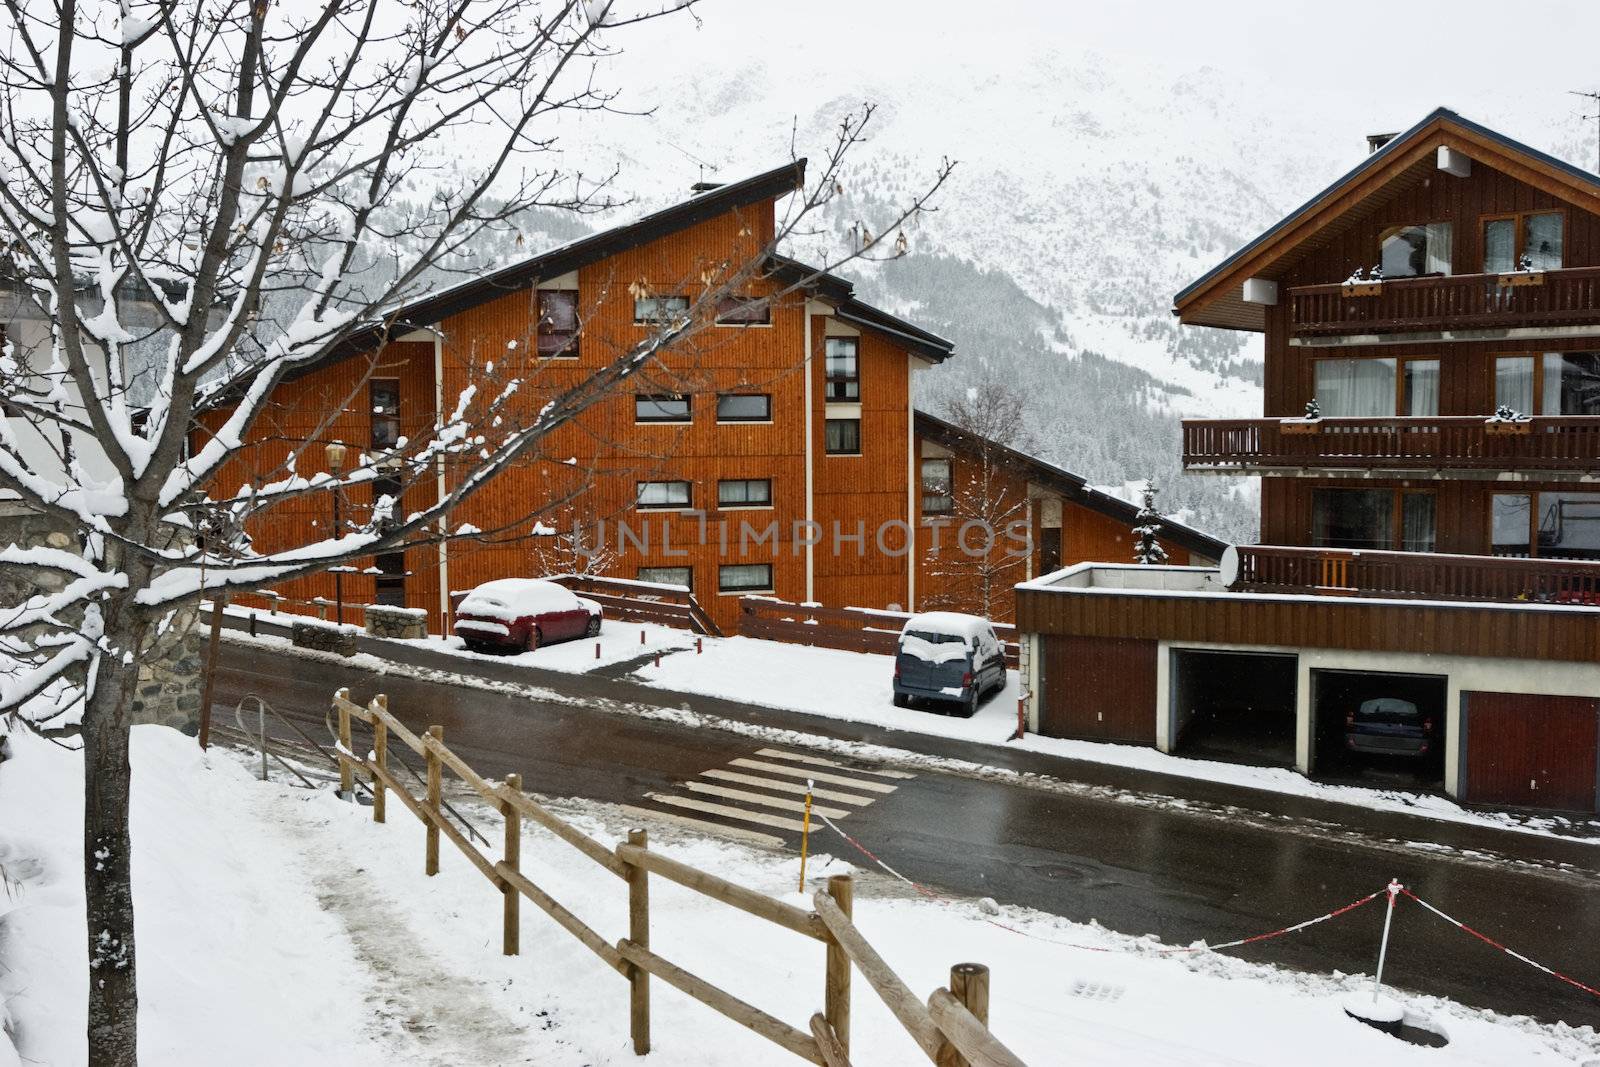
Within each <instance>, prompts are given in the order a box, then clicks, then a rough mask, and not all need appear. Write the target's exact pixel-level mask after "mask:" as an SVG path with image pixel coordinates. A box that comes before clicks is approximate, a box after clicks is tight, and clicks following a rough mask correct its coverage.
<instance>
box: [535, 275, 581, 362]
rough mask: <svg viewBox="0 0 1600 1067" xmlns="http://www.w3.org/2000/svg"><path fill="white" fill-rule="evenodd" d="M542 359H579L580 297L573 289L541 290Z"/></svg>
mask: <svg viewBox="0 0 1600 1067" xmlns="http://www.w3.org/2000/svg"><path fill="white" fill-rule="evenodd" d="M539 355H540V356H542V357H545V358H555V357H559V358H562V359H576V358H577V357H578V294H577V293H575V292H573V291H572V290H570V289H541V290H539Z"/></svg>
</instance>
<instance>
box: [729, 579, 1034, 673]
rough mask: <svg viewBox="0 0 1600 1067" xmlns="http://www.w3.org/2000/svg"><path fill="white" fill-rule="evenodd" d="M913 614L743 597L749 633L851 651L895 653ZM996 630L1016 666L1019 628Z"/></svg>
mask: <svg viewBox="0 0 1600 1067" xmlns="http://www.w3.org/2000/svg"><path fill="white" fill-rule="evenodd" d="M909 618H911V614H910V613H909V612H904V611H880V610H878V609H875V608H825V607H823V606H821V605H820V604H796V603H792V602H791V601H787V600H778V599H776V598H774V597H767V596H747V597H745V598H743V599H742V600H740V601H739V633H740V634H742V635H743V636H745V637H756V638H760V639H762V640H764V641H786V642H789V643H791V644H799V645H815V646H818V647H820V648H841V649H844V650H846V651H849V652H875V653H879V654H882V655H889V656H892V655H894V654H895V651H896V649H897V648H898V647H899V644H900V630H901V628H902V627H904V626H905V624H906V620H907V619H909ZM994 632H995V636H997V637H999V638H1000V643H1001V646H1002V647H1003V648H1004V650H1005V655H1006V665H1007V666H1008V667H1013V668H1014V667H1016V666H1017V661H1018V655H1019V653H1018V647H1017V628H1016V627H1015V626H1011V625H1008V624H1006V623H995V624H994Z"/></svg>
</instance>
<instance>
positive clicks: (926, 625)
mask: <svg viewBox="0 0 1600 1067" xmlns="http://www.w3.org/2000/svg"><path fill="white" fill-rule="evenodd" d="M989 629H990V627H989V620H988V619H984V618H980V617H979V616H977V615H964V614H962V613H961V612H959V611H924V612H922V613H921V614H920V615H913V616H911V618H909V619H907V620H906V624H905V626H903V627H901V629H900V632H901V633H902V634H904V633H910V632H911V631H913V630H920V631H922V632H924V633H930V634H944V635H946V636H949V637H959V638H961V639H962V640H965V641H976V640H977V639H978V638H979V637H980V636H982V635H983V634H986V633H988V632H989Z"/></svg>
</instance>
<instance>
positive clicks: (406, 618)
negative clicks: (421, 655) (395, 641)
mask: <svg viewBox="0 0 1600 1067" xmlns="http://www.w3.org/2000/svg"><path fill="white" fill-rule="evenodd" d="M365 614H366V623H367V633H369V634H371V635H372V636H373V637H397V638H400V639H401V640H404V641H420V640H422V639H423V638H424V637H427V636H428V613H427V611H426V610H424V609H423V608H392V607H386V606H382V605H378V604H369V605H367V608H366V612H365Z"/></svg>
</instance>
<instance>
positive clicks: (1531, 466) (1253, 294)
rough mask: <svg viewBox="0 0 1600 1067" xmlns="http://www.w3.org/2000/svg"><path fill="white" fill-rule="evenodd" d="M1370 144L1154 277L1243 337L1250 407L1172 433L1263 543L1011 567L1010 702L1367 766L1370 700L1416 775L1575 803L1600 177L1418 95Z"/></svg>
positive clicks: (1597, 437) (1598, 734) (1599, 544)
mask: <svg viewBox="0 0 1600 1067" xmlns="http://www.w3.org/2000/svg"><path fill="white" fill-rule="evenodd" d="M1374 140H1375V145H1374V147H1375V150H1374V151H1372V152H1371V154H1370V155H1368V156H1367V157H1366V158H1365V159H1364V160H1363V161H1362V162H1361V163H1360V164H1359V165H1358V166H1356V167H1355V168H1354V169H1353V170H1351V171H1350V172H1349V173H1347V174H1346V175H1344V176H1343V177H1341V178H1340V179H1339V180H1338V181H1336V182H1334V183H1333V184H1332V185H1331V186H1329V187H1328V188H1327V189H1325V190H1323V191H1322V192H1320V193H1318V194H1317V195H1316V196H1314V197H1312V198H1311V199H1310V200H1309V201H1307V202H1306V203H1305V204H1304V205H1302V206H1301V207H1300V208H1298V209H1297V210H1295V211H1294V212H1293V213H1291V214H1290V215H1289V216H1287V217H1286V218H1284V219H1283V220H1282V221H1281V222H1279V223H1278V224H1277V225H1275V226H1273V227H1272V228H1271V229H1269V230H1268V231H1267V232H1265V233H1264V234H1262V235H1261V236H1260V237H1258V238H1257V239H1256V240H1254V241H1252V242H1250V243H1249V244H1248V245H1246V246H1245V247H1244V248H1242V249H1240V250H1239V251H1238V252H1237V253H1235V254H1234V255H1232V256H1230V257H1229V258H1228V259H1227V260H1225V261H1224V262H1223V263H1221V264H1220V265H1218V266H1217V267H1216V268H1215V269H1213V270H1212V271H1210V272H1209V273H1207V274H1206V275H1205V276H1204V277H1202V278H1200V279H1199V280H1197V281H1196V282H1194V283H1193V284H1192V285H1190V286H1189V287H1188V288H1186V289H1184V290H1183V291H1182V292H1181V293H1179V294H1178V295H1177V297H1176V298H1175V308H1174V311H1175V314H1177V315H1178V317H1179V319H1180V320H1181V321H1182V322H1183V323H1185V324H1187V325H1193V326H1210V327H1216V328H1221V329H1233V330H1246V331H1251V332H1257V333H1261V334H1264V336H1265V359H1266V367H1265V370H1266V376H1265V401H1264V410H1263V412H1262V417H1261V418H1256V419H1199V420H1192V421H1187V422H1185V423H1184V427H1183V456H1184V464H1185V466H1186V468H1187V469H1188V470H1190V471H1196V472H1219V473H1225V474H1254V475H1260V476H1261V477H1262V520H1261V539H1262V542H1263V543H1262V544H1259V545H1248V546H1240V547H1238V548H1237V549H1233V550H1230V551H1229V552H1228V553H1227V555H1226V557H1225V558H1224V560H1223V561H1222V565H1221V567H1220V568H1218V569H1197V568H1153V569H1152V568H1105V567H1083V568H1078V569H1076V570H1075V571H1072V572H1069V573H1067V574H1065V575H1057V576H1054V577H1053V578H1052V579H1048V580H1043V581H1037V582H1033V583H1030V584H1029V585H1027V586H1026V587H1024V589H1022V590H1021V591H1020V592H1019V594H1018V609H1017V610H1018V622H1019V626H1020V628H1022V629H1023V630H1026V631H1029V632H1031V633H1032V634H1033V635H1034V638H1033V640H1034V641H1035V642H1036V649H1035V650H1036V652H1037V654H1036V655H1035V656H1034V658H1033V664H1034V670H1035V679H1034V681H1035V686H1034V692H1035V697H1034V706H1033V714H1034V718H1035V722H1036V724H1037V727H1038V728H1039V729H1041V730H1043V731H1044V732H1047V733H1053V734H1058V735H1062V736H1072V737H1098V738H1103V739H1107V740H1119V741H1132V742H1142V743H1153V744H1155V745H1157V746H1158V747H1161V748H1163V749H1165V750H1168V751H1174V752H1183V751H1186V750H1187V751H1195V752H1197V753H1198V754H1208V755H1212V756H1214V757H1217V758H1224V759H1231V758H1239V759H1247V760H1251V761H1255V762H1267V763H1281V764H1284V765H1290V766H1295V767H1298V768H1299V769H1300V770H1302V771H1304V772H1307V773H1316V774H1325V775H1328V776H1330V777H1335V778H1341V777H1352V778H1355V779H1357V780H1366V779H1367V778H1369V777H1370V774H1371V773H1372V764H1373V763H1374V761H1365V763H1364V764H1363V761H1360V760H1356V759H1353V758H1352V756H1351V753H1349V752H1347V751H1345V750H1344V746H1345V743H1346V736H1345V723H1344V719H1345V717H1346V716H1347V715H1349V714H1350V713H1351V711H1352V710H1353V709H1355V708H1358V707H1359V706H1360V705H1361V704H1362V702H1363V701H1365V700H1368V699H1373V698H1380V697H1384V696H1391V697H1395V698H1397V699H1402V700H1410V701H1412V702H1414V703H1415V704H1416V705H1417V706H1418V707H1420V708H1425V709H1427V710H1428V713H1429V716H1430V722H1431V723H1432V725H1431V726H1430V729H1431V730H1433V731H1434V733H1433V734H1432V736H1433V739H1434V740H1433V744H1432V747H1431V749H1430V751H1429V753H1428V754H1427V758H1426V759H1425V760H1420V761H1409V766H1410V768H1411V770H1412V771H1414V772H1415V774H1416V776H1417V777H1419V778H1420V779H1421V780H1422V781H1423V782H1424V783H1428V782H1437V783H1438V784H1439V785H1440V786H1442V787H1443V788H1444V789H1445V790H1446V791H1447V792H1448V793H1449V794H1451V795H1453V796H1456V797H1459V798H1462V799H1464V800H1467V801H1472V802H1482V803H1492V804H1507V805H1524V806H1531V807H1547V808H1558V809H1576V810H1582V811H1594V810H1600V769H1597V768H1600V758H1597V751H1600V700H1597V699H1596V698H1597V697H1600V177H1597V176H1596V175H1595V174H1593V173H1590V172H1588V171H1584V170H1581V169H1579V168H1576V167H1573V166H1571V165H1569V164H1567V163H1564V162H1562V161H1560V160H1557V159H1555V158H1553V157H1551V156H1549V155H1546V154H1544V153H1542V152H1539V151H1536V150H1534V149H1532V148H1529V147H1527V146H1526V145H1522V144H1519V143H1517V142H1515V141H1513V140H1511V139H1509V138H1507V137H1505V136H1503V135H1501V134H1498V133H1496V132H1494V131H1493V130H1489V129H1487V128H1485V127H1483V126H1480V125H1478V124H1476V123H1473V122H1470V121H1468V120H1466V119H1464V118H1462V117H1461V116H1459V115H1457V114H1455V113H1453V112H1450V111H1447V110H1443V109H1441V110H1439V111H1435V112H1434V113H1433V114H1430V115H1429V116H1427V117H1426V118H1425V119H1423V120H1422V121H1421V122H1420V123H1418V124H1417V125H1416V126H1414V127H1412V128H1411V129H1409V130H1407V131H1405V132H1404V133H1401V134H1398V135H1395V136H1393V137H1392V138H1376V139H1374ZM1407 762H1408V761H1401V760H1390V761H1389V763H1390V765H1391V766H1390V769H1391V770H1395V769H1396V768H1397V767H1399V766H1402V765H1406V764H1407ZM1408 773H1409V772H1408Z"/></svg>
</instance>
